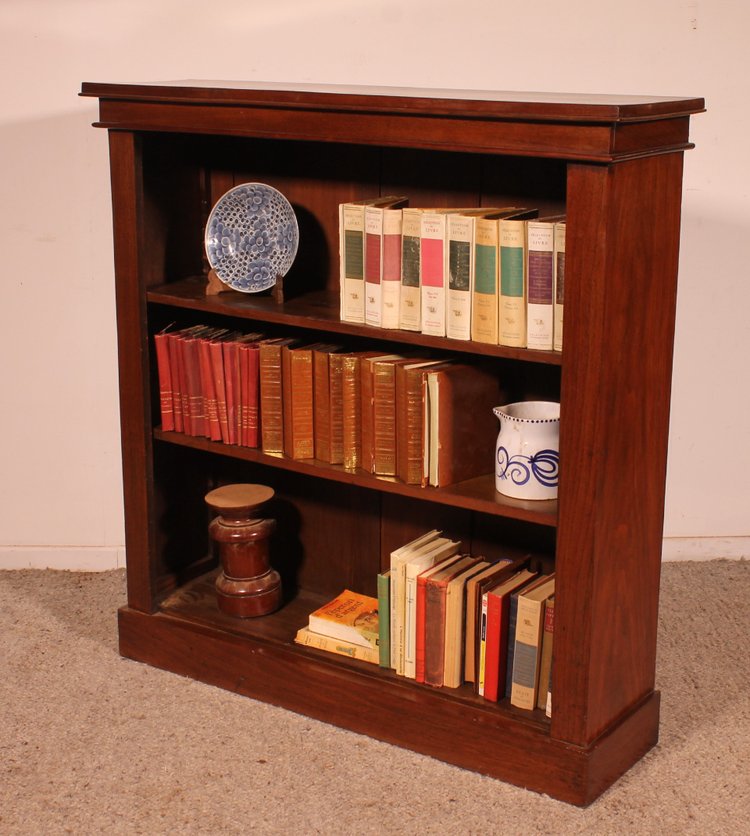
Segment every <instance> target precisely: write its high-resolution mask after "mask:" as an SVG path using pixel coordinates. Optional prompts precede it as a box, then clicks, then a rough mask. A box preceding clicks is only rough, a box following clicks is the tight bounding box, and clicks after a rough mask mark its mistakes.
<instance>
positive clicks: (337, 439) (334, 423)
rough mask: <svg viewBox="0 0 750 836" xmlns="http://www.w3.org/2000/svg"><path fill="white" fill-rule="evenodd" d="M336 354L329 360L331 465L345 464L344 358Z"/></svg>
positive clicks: (342, 355)
mask: <svg viewBox="0 0 750 836" xmlns="http://www.w3.org/2000/svg"><path fill="white" fill-rule="evenodd" d="M345 356H346V355H344V354H340V353H338V352H335V353H333V354H331V355H330V356H329V360H328V395H329V410H330V422H331V442H330V444H331V455H330V458H329V461H330V463H331V464H343V462H344V398H343V386H344V357H345Z"/></svg>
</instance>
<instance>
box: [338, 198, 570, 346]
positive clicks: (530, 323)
mask: <svg viewBox="0 0 750 836" xmlns="http://www.w3.org/2000/svg"><path fill="white" fill-rule="evenodd" d="M407 203H408V200H407V198H405V197H398V196H388V197H383V198H377V199H373V200H369V201H361V202H354V203H343V204H341V205H340V206H339V255H340V284H341V310H340V316H341V319H342V320H344V321H346V322H363V323H366V324H368V325H373V326H376V327H381V328H399V329H401V330H406V331H421V332H422V333H424V334H430V335H433V336H438V337H449V338H452V339H456V340H474V341H477V342H483V343H491V344H493V345H505V346H514V347H520V348H531V349H544V350H548V351H552V350H555V351H561V350H562V335H563V296H564V284H565V218H564V216H562V215H560V216H555V217H549V218H539V217H537V216H538V212H537V211H536V210H533V209H524V208H519V207H504V208H474V209H422V208H416V207H409V206H408V205H407Z"/></svg>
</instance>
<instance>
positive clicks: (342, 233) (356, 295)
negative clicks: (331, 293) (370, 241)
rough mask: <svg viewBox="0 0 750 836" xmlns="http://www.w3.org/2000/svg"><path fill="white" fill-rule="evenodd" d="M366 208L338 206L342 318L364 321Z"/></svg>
mask: <svg viewBox="0 0 750 836" xmlns="http://www.w3.org/2000/svg"><path fill="white" fill-rule="evenodd" d="M364 235H365V207H364V206H356V205H353V204H348V203H344V204H342V205H341V206H340V207H339V251H340V252H339V255H340V258H339V263H340V271H341V273H340V276H341V287H340V295H341V311H340V315H341V319H342V320H344V321H345V322H364V321H365V280H364Z"/></svg>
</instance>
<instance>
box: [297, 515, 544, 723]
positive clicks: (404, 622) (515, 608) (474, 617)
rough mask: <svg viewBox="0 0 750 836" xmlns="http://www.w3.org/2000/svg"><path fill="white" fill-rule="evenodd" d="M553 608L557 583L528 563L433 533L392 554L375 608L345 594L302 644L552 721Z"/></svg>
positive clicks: (314, 616) (319, 615)
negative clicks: (466, 549)
mask: <svg viewBox="0 0 750 836" xmlns="http://www.w3.org/2000/svg"><path fill="white" fill-rule="evenodd" d="M554 604H555V576H554V574H542V573H541V572H539V571H537V570H536V569H535V568H533V567H532V564H531V561H530V559H529V558H524V559H518V560H498V561H488V560H485V559H484V558H482V557H473V556H471V555H468V554H463V553H462V552H461V544H460V543H459V542H456V541H453V540H451V539H450V538H447V537H443V536H442V535H441V533H440V532H439V531H437V530H433V531H430V532H428V533H427V534H425V535H423V536H422V537H419V538H417V539H416V540H414V541H412V542H411V543H408V544H407V545H405V546H403V547H401V548H400V549H397V550H396V551H394V552H393V553H392V555H391V566H390V569H388V570H387V571H386V572H383V573H382V574H380V575H379V576H378V597H377V599H376V598H372V597H369V596H366V595H361V594H358V593H354V592H352V591H350V590H345V591H344V592H343V593H342V594H341V595H339V596H337V597H336V598H335V599H334V600H333V601H330V602H328V603H327V604H325V605H324V606H322V607H320V608H319V609H318V610H316V611H315V612H314V613H311V614H310V617H309V620H308V624H307V625H305V626H304V627H303V628H301V629H300V631H299V632H298V633H297V636H296V641H297V642H298V643H300V644H304V645H307V646H311V647H316V648H319V649H322V650H328V651H331V652H334V653H339V654H344V655H347V656H350V657H352V658H357V659H362V660H364V661H369V662H372V663H377V664H379V665H380V666H381V667H385V668H391V669H393V670H394V671H395V672H396V673H397V674H399V675H401V676H404V677H406V678H408V679H413V680H414V681H416V682H420V683H424V684H425V685H430V686H433V687H438V688H440V687H448V688H457V687H460V686H462V685H464V684H467V683H468V684H470V685H471V686H472V687H473V689H474V691H475V692H476V693H477V694H478V695H479V696H481V697H483V698H484V699H485V700H488V701H491V702H497V701H499V700H502V699H505V698H507V699H509V700H510V703H511V704H512V705H514V706H516V707H517V708H523V709H535V708H541V709H543V710H545V711H546V713H547V714H548V715H549V714H551V671H552V646H553V638H554Z"/></svg>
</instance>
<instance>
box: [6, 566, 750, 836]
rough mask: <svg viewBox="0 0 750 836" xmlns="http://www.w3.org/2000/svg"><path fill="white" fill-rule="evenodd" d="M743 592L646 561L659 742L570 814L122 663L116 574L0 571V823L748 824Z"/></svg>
mask: <svg viewBox="0 0 750 836" xmlns="http://www.w3.org/2000/svg"><path fill="white" fill-rule="evenodd" d="M749 599H750V563H748V562H747V561H711V562H706V563H667V564H665V565H664V570H663V581H662V601H661V620H660V644H659V657H658V671H657V687H658V688H660V689H661V691H662V726H661V740H660V743H659V745H658V746H657V747H656V748H655V749H654V750H652V751H651V752H650V753H649V754H648V755H647V756H646V757H645V758H644V759H643V760H642V761H640V762H639V763H638V764H637V765H636V766H635V767H634V768H633V769H632V770H631V771H630V772H629V773H628V774H627V775H625V776H624V777H623V778H622V779H621V780H620V781H619V782H618V783H617V784H615V786H614V787H612V788H611V789H610V790H609V791H608V792H607V793H605V794H604V795H603V796H602V797H601V798H600V799H599V800H598V801H597V802H595V803H594V804H593V805H592V806H591V807H589V808H588V809H585V810H581V809H578V808H575V807H571V806H568V805H566V804H562V803H560V802H557V801H553V800H552V799H550V798H547V797H545V796H539V795H535V794H533V793H530V792H526V791H523V790H520V789H516V788H514V787H510V786H507V785H505V784H502V783H499V782H497V781H494V780H491V779H488V778H484V777H482V776H480V775H476V774H474V773H471V772H466V771H464V770H461V769H458V768H456V767H452V766H448V765H446V764H443V763H439V762H438V761H434V760H431V759H429V758H426V757H423V756H420V755H415V754H413V753H411V752H408V751H405V750H401V749H398V748H395V747H392V746H389V745H387V744H384V743H380V742H378V741H374V740H370V739H368V738H365V737H361V736H358V735H355V734H352V733H350V732H346V731H342V730H340V729H335V728H333V727H330V726H327V725H324V724H322V723H318V722H316V721H313V720H309V719H307V718H305V717H301V716H299V715H296V714H291V713H289V712H286V711H283V710H281V709H277V708H273V707H271V706H267V705H264V704H261V703H257V702H254V701H253V700H249V699H246V698H243V697H238V696H235V695H233V694H229V693H226V692H224V691H221V690H219V689H216V688H212V687H209V686H206V685H201V684H199V683H196V682H193V681H191V680H187V679H183V678H181V677H178V676H175V675H173V674H169V673H164V672H162V671H158V670H155V669H153V668H150V667H147V666H145V665H140V664H138V663H135V662H131V661H128V660H125V659H121V658H120V657H119V656H118V654H117V637H116V622H115V610H116V609H117V607H118V606H119V605H121V604H122V603H124V573H123V572H105V573H99V574H78V573H67V572H54V571H46V572H41V571H6V572H0V706H1V707H2V713H1V714H0V834H2V835H3V836H13V834H34V836H36V835H37V834H45V836H47V835H48V834H63V833H72V834H85V835H86V836H88V834H94V833H106V834H119V833H122V834H125V833H127V834H282V833H283V834H287V833H298V834H329V833H330V834H337V835H338V834H355V833H356V834H362V833H378V834H383V833H398V834H402V833H403V834H417V833H419V834H430V833H436V834H437V833H440V834H446V833H461V834H465V833H469V834H488V833H490V834H494V833H497V834H499V833H503V834H536V833H544V834H555V836H557V834H565V833H590V834H642V833H645V834H650V833H654V834H657V833H658V834H701V836H706V834H719V833H721V834H724V833H735V832H737V833H740V832H742V833H744V832H748V831H749V830H750V696H749V694H750V691H749V690H748V682H750V654H748V637H749V635H750V607H748V600H749ZM259 729H260V730H261V731H260V732H259V731H258V730H259ZM251 730H253V731H251Z"/></svg>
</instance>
